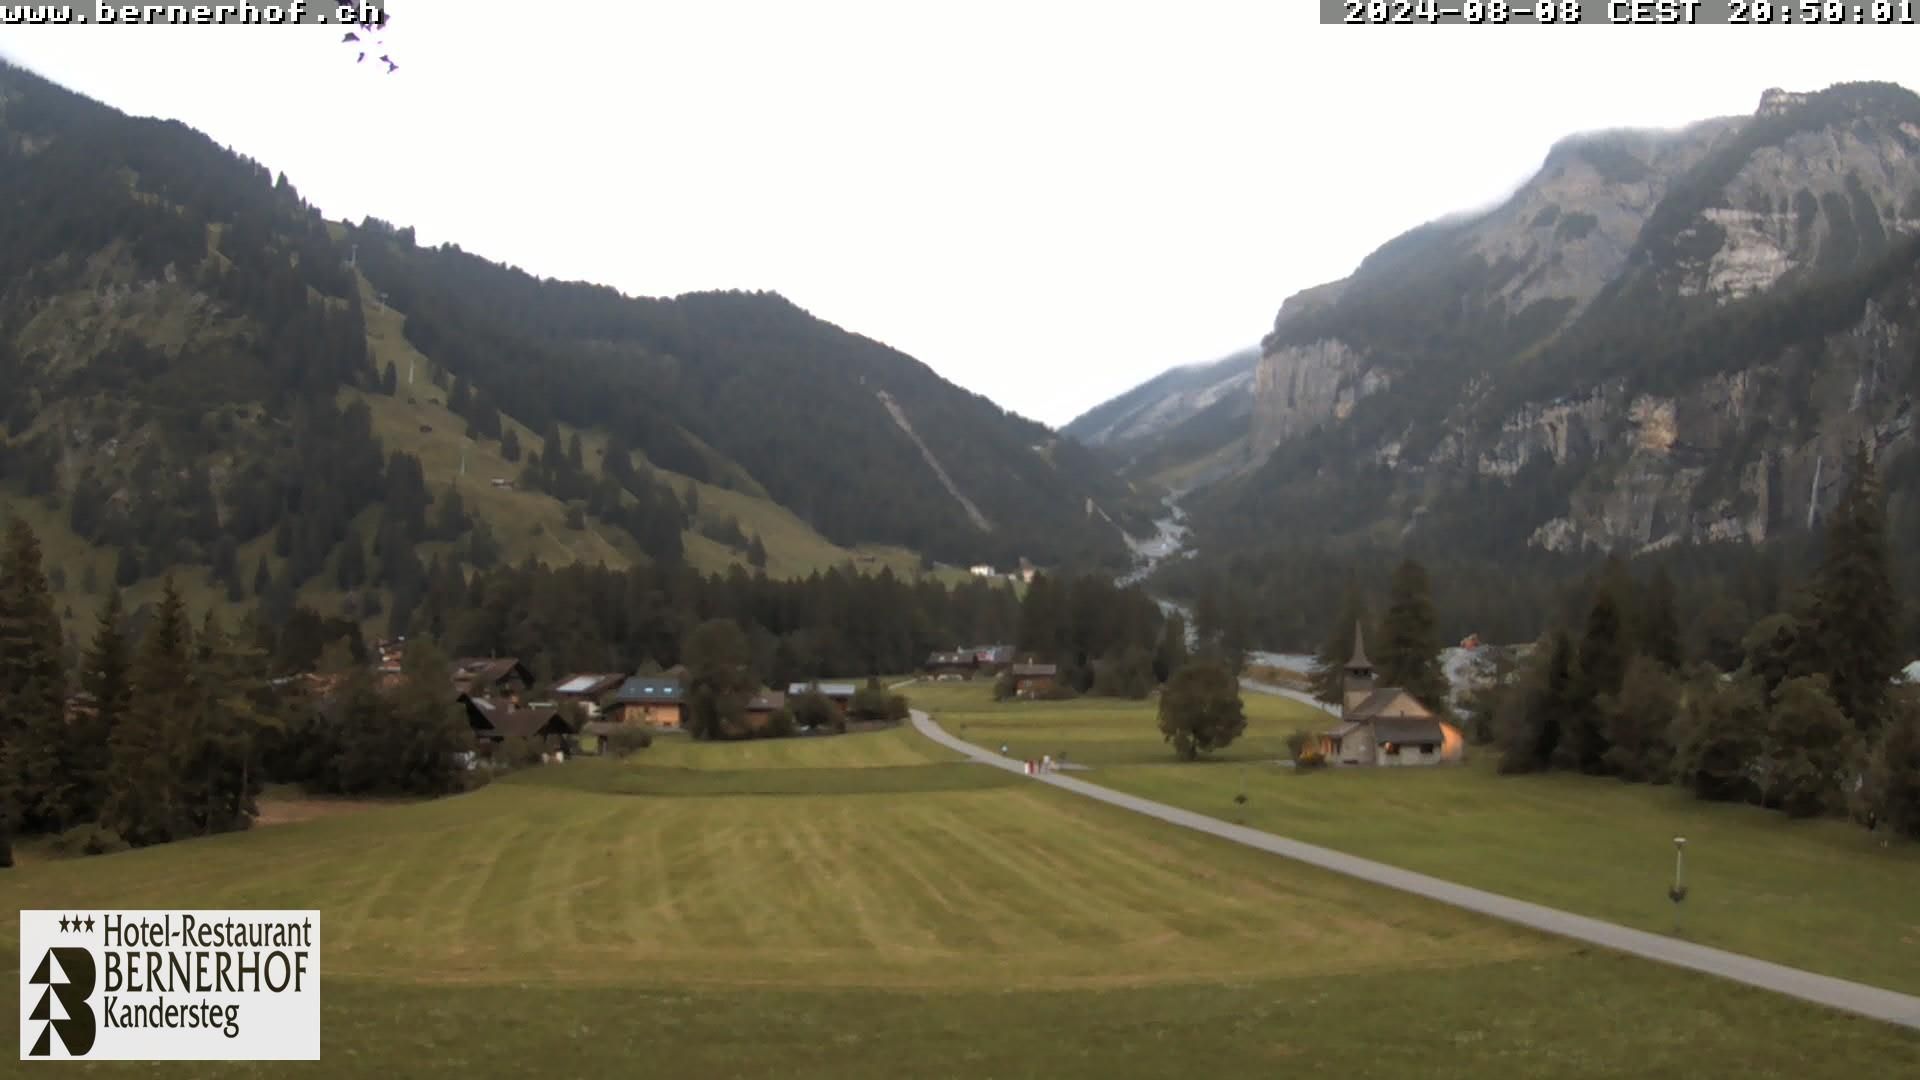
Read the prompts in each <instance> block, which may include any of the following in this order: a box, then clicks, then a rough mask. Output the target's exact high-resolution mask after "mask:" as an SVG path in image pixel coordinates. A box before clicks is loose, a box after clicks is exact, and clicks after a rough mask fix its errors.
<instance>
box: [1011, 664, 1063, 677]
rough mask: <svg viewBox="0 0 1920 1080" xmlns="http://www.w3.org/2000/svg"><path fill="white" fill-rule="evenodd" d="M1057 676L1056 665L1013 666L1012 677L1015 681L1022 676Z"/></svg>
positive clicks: (1058, 666) (1057, 667) (1058, 670)
mask: <svg viewBox="0 0 1920 1080" xmlns="http://www.w3.org/2000/svg"><path fill="white" fill-rule="evenodd" d="M1058 674H1060V665H1058V664H1015V665H1013V676H1014V678H1016V679H1017V678H1020V677H1022V676H1027V677H1034V678H1037V677H1039V676H1043V675H1058Z"/></svg>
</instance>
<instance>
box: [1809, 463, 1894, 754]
mask: <svg viewBox="0 0 1920 1080" xmlns="http://www.w3.org/2000/svg"><path fill="white" fill-rule="evenodd" d="M1811 622H1812V630H1813V640H1814V643H1815V645H1816V653H1815V655H1816V657H1817V663H1818V665H1819V670H1821V671H1823V672H1825V673H1826V674H1827V676H1828V684H1829V693H1830V694H1831V696H1832V699H1833V702H1834V704H1836V705H1838V706H1839V707H1840V711H1841V712H1843V713H1845V714H1846V715H1847V716H1848V717H1849V718H1851V719H1852V721H1853V723H1854V726H1855V727H1856V729H1857V730H1859V731H1861V732H1863V733H1868V734H1871V733H1873V732H1875V731H1877V730H1878V728H1879V725H1880V721H1881V718H1882V714H1883V712H1884V710H1885V706H1886V700H1887V689H1888V686H1889V685H1890V684H1891V682H1892V680H1893V677H1894V675H1896V674H1897V673H1898V672H1899V671H1900V668H1901V660H1900V645H1899V633H1898V629H1897V628H1898V626H1899V622H1900V612H1899V601H1898V599H1897V597H1896V595H1895V593H1894V588H1893V572H1892V569H1891V566H1890V563H1889V559H1888V554H1887V523H1886V507H1885V504H1884V502H1883V500H1882V495H1881V491H1880V480H1879V475H1878V473H1877V472H1876V470H1875V468H1874V464H1873V459H1872V458H1871V457H1870V456H1868V454H1867V449H1866V445H1865V444H1864V443H1861V444H1857V445H1856V446H1855V448H1854V453H1853V462H1852V465H1851V467H1850V468H1849V470H1848V476H1847V487H1846V490H1845V492H1844V493H1842V495H1841V496H1840V504H1839V505H1838V506H1837V507H1835V508H1834V513H1833V516H1832V517H1831V518H1830V519H1829V520H1828V525H1827V536H1826V552H1825V555H1824V557H1823V559H1822V561H1821V565H1820V572H1819V575H1818V577H1817V579H1816V583H1815V586H1814V599H1813V611H1812V619H1811Z"/></svg>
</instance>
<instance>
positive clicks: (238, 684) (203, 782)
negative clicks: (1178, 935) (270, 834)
mask: <svg viewBox="0 0 1920 1080" xmlns="http://www.w3.org/2000/svg"><path fill="white" fill-rule="evenodd" d="M194 645H195V648H194V661H195V662H194V673H195V686H196V689H197V690H198V691H199V695H198V696H199V708H198V710H196V712H195V713H194V714H193V715H192V716H191V717H190V718H189V720H188V724H187V729H188V730H187V734H186V740H185V744H184V745H183V746H182V747H181V752H182V757H183V759H184V765H183V767H182V769H181V795H180V802H181V806H182V808H183V810H184V812H185V817H186V820H187V827H188V828H189V829H191V831H193V832H194V833H197V834H199V835H206V834H208V833H216V832H228V831H231V830H234V829H244V828H246V827H247V825H248V824H250V823H251V822H252V820H253V817H254V814H255V813H256V807H255V802H254V800H255V798H256V797H257V796H258V795H259V792H260V781H261V775H260V766H259V763H258V762H259V755H260V745H261V737H262V733H263V731H264V729H265V728H267V727H268V726H270V725H271V724H272V723H273V722H274V720H275V717H274V716H273V713H272V710H271V708H270V707H269V704H268V687H267V679H266V656H265V653H264V651H263V650H261V649H259V648H258V647H257V646H256V645H254V643H253V642H252V641H250V640H247V639H246V638H236V637H233V636H231V635H229V634H228V633H227V632H226V628H225V627H223V626H222V625H221V624H220V620H219V617H218V616H217V615H216V614H215V613H214V612H212V611H208V612H207V614H206V618H205V619H204V621H203V622H202V624H201V630H200V633H199V635H198V636H197V638H196V639H195V642H194Z"/></svg>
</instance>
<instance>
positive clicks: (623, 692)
mask: <svg viewBox="0 0 1920 1080" xmlns="http://www.w3.org/2000/svg"><path fill="white" fill-rule="evenodd" d="M604 711H605V713H606V715H608V716H610V717H612V718H613V719H614V720H616V721H619V722H620V723H622V724H646V725H647V726H649V727H654V728H659V729H660V730H662V731H682V730H685V726H686V719H687V695H686V690H685V689H684V688H683V687H682V685H681V683H680V680H679V679H676V678H673V677H672V676H670V675H635V676H633V677H632V678H630V679H627V680H626V681H625V682H623V683H621V684H620V688H619V689H618V690H615V691H614V692H613V698H612V700H610V701H609V702H608V703H607V706H606V709H605V710H604Z"/></svg>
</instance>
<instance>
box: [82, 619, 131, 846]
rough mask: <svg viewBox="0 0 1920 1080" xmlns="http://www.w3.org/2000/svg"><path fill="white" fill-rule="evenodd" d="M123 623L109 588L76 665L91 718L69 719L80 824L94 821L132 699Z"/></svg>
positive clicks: (105, 790)
mask: <svg viewBox="0 0 1920 1080" xmlns="http://www.w3.org/2000/svg"><path fill="white" fill-rule="evenodd" d="M125 619H126V614H125V612H124V610H123V608H122V602H121V598H120V590H119V589H114V590H113V591H111V592H109V593H108V594H107V602H106V603H105V604H103V605H102V606H101V608H100V614H99V615H98V617H97V618H96V619H95V625H94V630H93V642H92V644H90V645H89V646H88V647H87V652H86V655H85V656H84V657H82V658H81V661H80V687H81V689H83V690H85V691H86V692H87V696H89V697H91V698H92V699H93V714H92V716H91V717H89V716H86V715H85V714H82V715H81V716H78V717H76V718H75V720H74V724H75V727H76V728H77V729H79V733H78V735H77V736H76V738H75V740H74V744H75V746H76V747H77V748H78V751H79V753H78V755H77V758H78V762H79V767H80V775H81V777H82V782H83V785H84V787H83V790H84V792H85V795H84V799H83V802H84V810H83V814H82V816H83V819H85V820H97V819H98V818H99V817H100V812H101V809H102V808H103V807H104V806H105V805H106V801H107V773H108V769H109V766H110V765H111V763H112V760H113V759H112V745H113V732H114V730H115V729H116V728H117V727H119V725H120V720H121V718H122V717H124V716H126V714H127V707H128V705H129V704H131V702H132V700H133V684H132V682H131V681H130V672H129V657H128V652H127V637H126V633H125V632H124V631H123V630H122V628H121V623H122V622H123V621H124V620H125Z"/></svg>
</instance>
